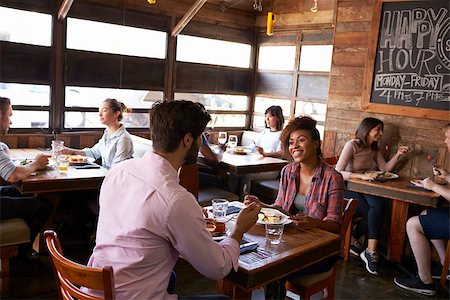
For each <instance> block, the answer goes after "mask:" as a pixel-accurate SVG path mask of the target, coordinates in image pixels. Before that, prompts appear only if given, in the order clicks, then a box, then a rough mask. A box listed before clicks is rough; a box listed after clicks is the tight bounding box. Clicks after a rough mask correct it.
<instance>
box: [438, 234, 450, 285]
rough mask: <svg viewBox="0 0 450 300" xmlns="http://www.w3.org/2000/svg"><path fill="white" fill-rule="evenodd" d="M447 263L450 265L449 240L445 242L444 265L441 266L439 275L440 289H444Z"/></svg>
mask: <svg viewBox="0 0 450 300" xmlns="http://www.w3.org/2000/svg"><path fill="white" fill-rule="evenodd" d="M449 263H450V240H448V241H447V249H446V250H445V258H444V264H443V265H442V273H441V281H440V286H441V288H445V283H446V281H447V274H448V267H449Z"/></svg>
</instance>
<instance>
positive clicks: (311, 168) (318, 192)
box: [244, 117, 345, 298]
mask: <svg viewBox="0 0 450 300" xmlns="http://www.w3.org/2000/svg"><path fill="white" fill-rule="evenodd" d="M316 123H317V122H316V121H315V120H314V119H312V118H310V117H297V118H295V119H293V120H291V121H290V122H289V124H288V125H287V126H286V128H285V129H284V130H283V132H282V133H281V136H280V141H281V149H282V150H283V152H284V154H285V156H286V157H288V156H289V157H290V158H291V159H292V160H293V162H292V163H290V164H288V165H287V166H285V167H284V168H283V170H282V171H281V179H280V187H279V189H278V196H277V199H276V200H275V203H274V204H273V205H266V204H263V203H261V202H260V201H259V200H258V198H257V197H255V196H250V195H249V196H246V197H245V199H244V203H245V204H249V203H251V202H254V201H256V202H258V203H259V204H260V205H261V206H262V207H272V208H276V209H278V210H280V211H282V212H283V213H285V214H288V215H290V216H291V219H292V220H293V221H294V224H296V225H299V226H302V228H314V227H317V228H321V229H324V230H327V231H331V232H334V233H338V232H339V230H340V227H341V221H342V220H341V216H342V209H343V200H344V189H345V186H344V180H343V178H342V175H341V174H340V173H339V172H336V171H335V170H334V169H333V168H332V167H331V166H329V165H328V164H326V163H324V162H323V161H322V151H321V149H320V144H321V143H320V135H319V131H318V130H317V128H316ZM335 261H336V258H335V257H332V258H329V259H325V260H323V261H321V262H319V263H317V264H315V265H312V266H310V267H308V268H306V269H303V270H300V271H297V272H294V273H293V274H291V275H289V276H288V277H287V278H284V279H282V280H280V282H278V283H277V284H276V287H274V286H272V285H271V286H269V287H268V288H267V289H266V296H267V297H275V298H277V297H280V298H284V296H285V294H286V291H285V289H284V281H285V280H288V279H290V278H295V277H299V276H304V275H308V274H315V273H320V272H325V271H327V270H329V269H330V268H331V267H332V266H333V264H334V262H335ZM271 294H272V295H271Z"/></svg>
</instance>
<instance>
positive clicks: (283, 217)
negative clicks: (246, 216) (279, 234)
mask: <svg viewBox="0 0 450 300" xmlns="http://www.w3.org/2000/svg"><path fill="white" fill-rule="evenodd" d="M261 212H263V213H265V214H266V215H270V216H277V217H281V220H280V222H278V223H280V224H284V225H287V224H291V223H292V220H291V219H289V217H288V216H286V215H285V214H283V213H282V212H281V211H279V210H277V209H273V208H266V207H263V208H261ZM256 224H260V225H264V224H274V223H272V222H267V221H261V220H259V219H258V221H256Z"/></svg>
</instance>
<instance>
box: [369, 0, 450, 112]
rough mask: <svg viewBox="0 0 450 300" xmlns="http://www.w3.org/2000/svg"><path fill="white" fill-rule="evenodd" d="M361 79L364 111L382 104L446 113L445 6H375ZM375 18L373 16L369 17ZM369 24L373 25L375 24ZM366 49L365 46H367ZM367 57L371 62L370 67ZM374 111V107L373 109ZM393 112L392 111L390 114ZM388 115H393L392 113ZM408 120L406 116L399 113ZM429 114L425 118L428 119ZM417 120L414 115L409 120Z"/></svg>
mask: <svg viewBox="0 0 450 300" xmlns="http://www.w3.org/2000/svg"><path fill="white" fill-rule="evenodd" d="M378 6H379V15H377V16H376V17H374V20H375V22H376V24H373V23H372V32H371V34H372V35H373V34H374V33H377V35H376V36H372V37H371V39H372V43H373V45H372V51H371V52H370V51H369V62H368V63H369V64H372V65H371V67H370V68H367V65H366V72H367V69H368V70H369V71H371V73H370V74H369V73H366V80H368V81H367V82H369V83H370V84H368V85H367V82H366V86H365V89H366V92H367V95H368V96H369V99H367V103H366V104H367V106H366V107H368V106H370V105H371V104H383V105H389V106H403V107H411V108H421V109H432V110H438V111H441V112H440V113H439V115H440V116H444V117H445V116H446V118H447V119H448V118H449V114H448V111H449V110H450V12H449V2H448V0H432V1H426V0H422V1H398V2H397V1H389V0H379V1H378ZM374 14H377V12H374ZM374 20H373V22H374ZM369 47H370V45H369ZM370 54H371V55H372V61H370ZM372 107H373V105H372ZM384 107H385V108H386V106H384ZM393 111H395V110H393ZM391 112H392V110H391ZM403 112H406V114H408V110H405V109H403ZM429 114H430V112H428V113H427V115H429ZM413 115H417V114H413Z"/></svg>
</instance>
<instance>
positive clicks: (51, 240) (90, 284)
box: [44, 230, 115, 300]
mask: <svg viewBox="0 0 450 300" xmlns="http://www.w3.org/2000/svg"><path fill="white" fill-rule="evenodd" d="M44 237H45V244H46V246H47V250H48V253H49V254H50V258H51V262H52V266H53V271H54V274H55V277H56V278H55V279H56V285H57V287H58V292H59V295H60V298H61V299H70V300H73V299H74V298H76V299H86V300H97V299H115V293H114V275H113V270H112V267H110V266H107V267H104V268H93V267H87V266H84V265H80V264H78V263H76V262H73V261H71V260H69V259H67V258H65V257H64V255H63V252H62V248H61V243H60V242H59V239H58V236H57V234H56V233H55V232H54V231H53V230H47V231H45V232H44ZM80 287H85V288H89V289H92V290H96V291H99V292H103V297H99V296H93V295H91V294H89V293H86V292H84V291H83V290H81V288H80Z"/></svg>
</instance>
